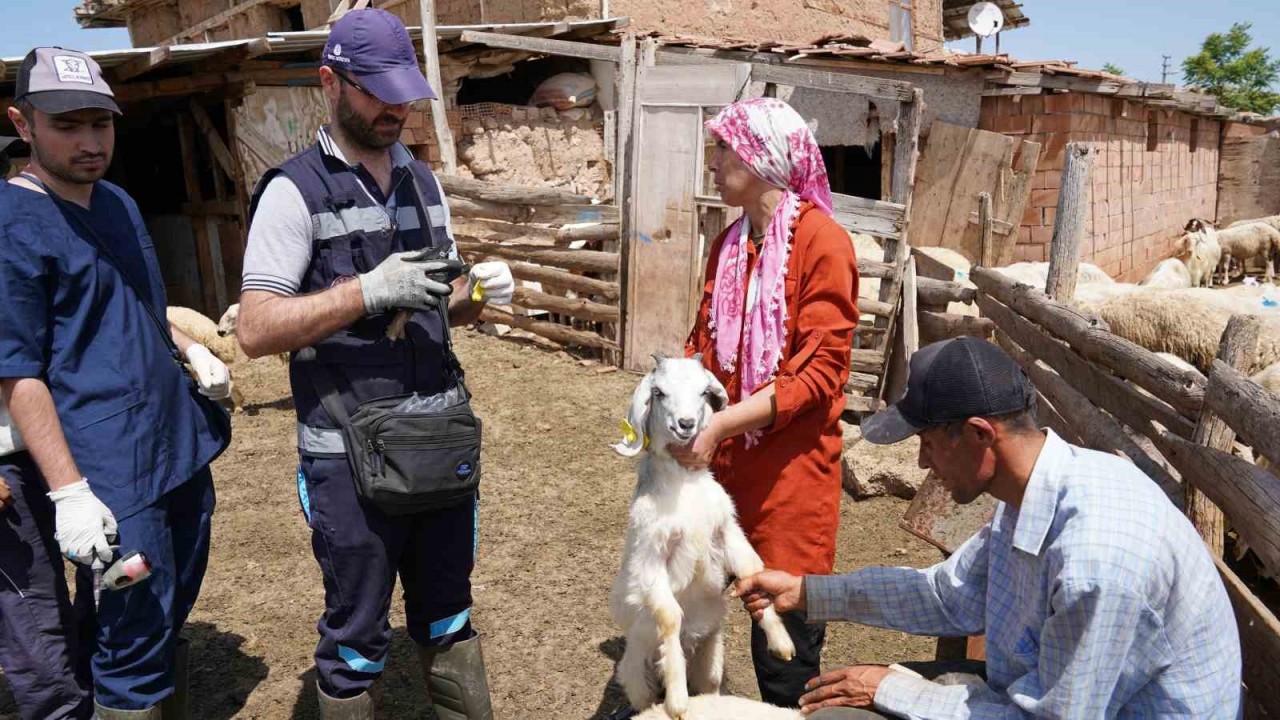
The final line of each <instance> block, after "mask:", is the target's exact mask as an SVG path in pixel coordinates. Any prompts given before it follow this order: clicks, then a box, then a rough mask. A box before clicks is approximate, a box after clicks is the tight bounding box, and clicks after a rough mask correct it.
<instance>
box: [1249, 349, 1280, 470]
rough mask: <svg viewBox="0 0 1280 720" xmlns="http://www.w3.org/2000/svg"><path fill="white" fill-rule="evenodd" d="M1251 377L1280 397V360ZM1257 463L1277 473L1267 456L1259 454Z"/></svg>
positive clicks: (1264, 468)
mask: <svg viewBox="0 0 1280 720" xmlns="http://www.w3.org/2000/svg"><path fill="white" fill-rule="evenodd" d="M1251 379H1252V380H1253V381H1254V382H1256V383H1258V384H1259V385H1261V386H1262V389H1263V390H1266V391H1267V392H1269V393H1271V394H1272V395H1275V396H1276V397H1277V398H1280V362H1278V363H1273V364H1271V365H1268V366H1267V367H1265V368H1263V369H1262V371H1261V372H1259V373H1257V374H1255V375H1254V376H1253V377H1252V378H1251ZM1256 464H1257V466H1258V467H1260V468H1262V469H1263V470H1266V471H1267V472H1270V473H1272V474H1276V473H1275V471H1274V470H1273V469H1272V465H1271V461H1270V460H1268V459H1267V458H1266V456H1264V455H1261V454H1259V455H1258V457H1257V461H1256Z"/></svg>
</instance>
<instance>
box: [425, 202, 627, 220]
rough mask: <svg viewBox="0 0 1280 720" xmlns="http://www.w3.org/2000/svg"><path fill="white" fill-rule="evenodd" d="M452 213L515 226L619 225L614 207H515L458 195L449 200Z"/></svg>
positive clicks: (616, 210)
mask: <svg viewBox="0 0 1280 720" xmlns="http://www.w3.org/2000/svg"><path fill="white" fill-rule="evenodd" d="M449 212H450V213H451V214H453V215H455V216H457V217H476V218H486V219H490V220H502V221H503V222H509V223H512V224H516V225H520V224H524V223H544V224H548V225H563V224H566V223H585V222H617V221H618V208H616V207H614V206H613V205H513V204H509V203H497V202H491V201H488V200H471V199H469V198H464V197H458V196H455V195H451V196H449Z"/></svg>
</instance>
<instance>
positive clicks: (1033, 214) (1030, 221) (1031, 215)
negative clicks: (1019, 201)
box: [1019, 203, 1044, 227]
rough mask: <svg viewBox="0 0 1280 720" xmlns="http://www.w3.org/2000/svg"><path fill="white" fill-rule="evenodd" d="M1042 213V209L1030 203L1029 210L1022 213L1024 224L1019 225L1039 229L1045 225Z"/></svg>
mask: <svg viewBox="0 0 1280 720" xmlns="http://www.w3.org/2000/svg"><path fill="white" fill-rule="evenodd" d="M1040 212H1041V209H1040V208H1038V207H1035V206H1034V205H1031V204H1029V203H1028V204H1027V209H1026V210H1024V211H1023V212H1022V222H1021V223H1019V224H1020V225H1023V226H1030V227H1039V226H1040V225H1042V224H1044V223H1043V217H1042V216H1041V214H1040Z"/></svg>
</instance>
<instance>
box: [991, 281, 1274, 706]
mask: <svg viewBox="0 0 1280 720" xmlns="http://www.w3.org/2000/svg"><path fill="white" fill-rule="evenodd" d="M1070 272H1071V273H1072V275H1074V273H1075V267H1074V265H1072V266H1071V268H1070ZM972 279H973V281H974V283H975V284H977V286H978V288H979V293H978V295H977V302H978V304H979V306H980V308H981V310H982V314H983V315H984V316H985V317H986V318H989V319H990V320H991V321H993V322H994V323H995V328H996V333H995V334H996V340H997V342H998V343H999V344H1000V346H1001V347H1003V348H1004V349H1005V350H1006V351H1007V352H1009V354H1010V355H1012V356H1013V357H1014V358H1015V359H1016V360H1017V361H1018V363H1019V364H1020V365H1021V366H1022V367H1023V368H1024V369H1025V370H1026V371H1027V373H1028V375H1029V376H1030V377H1031V380H1032V382H1033V383H1034V384H1035V386H1036V389H1037V390H1038V391H1039V392H1040V401H1041V409H1040V420H1041V421H1042V423H1043V424H1047V425H1049V426H1050V427H1052V428H1053V429H1054V431H1055V432H1058V433H1059V434H1060V435H1062V436H1063V437H1064V438H1066V439H1067V440H1068V441H1069V442H1073V443H1076V444H1079V445H1082V446H1086V447H1092V448H1095V449H1098V450H1102V451H1106V452H1113V453H1118V454H1120V455H1123V456H1125V457H1127V458H1129V459H1130V460H1132V461H1133V462H1134V464H1135V465H1137V466H1138V467H1139V468H1140V469H1141V470H1142V471H1143V472H1145V473H1146V474H1147V475H1149V476H1150V477H1151V478H1152V479H1154V480H1155V481H1156V483H1158V484H1159V485H1160V487H1161V488H1162V489H1164V490H1165V492H1166V493H1167V494H1168V495H1169V496H1170V498H1171V499H1172V500H1173V501H1174V502H1175V503H1177V504H1179V505H1180V506H1184V507H1186V508H1187V511H1188V514H1189V516H1190V517H1191V518H1192V521H1193V523H1194V524H1195V525H1196V527H1197V529H1198V530H1200V531H1201V534H1202V535H1203V536H1204V537H1205V540H1206V542H1207V544H1208V545H1209V546H1210V548H1211V554H1212V555H1213V556H1214V562H1215V563H1216V564H1217V567H1218V570H1219V572H1220V573H1221V575H1222V579H1223V582H1224V584H1225V585H1226V588H1227V593H1228V595H1229V596H1230V598H1231V603H1232V606H1233V607H1234V609H1235V612H1236V618H1237V623H1238V626H1239V631H1240V640H1241V649H1242V651H1243V654H1244V682H1245V686H1246V688H1247V698H1248V700H1247V703H1246V717H1272V716H1275V714H1277V713H1280V621H1277V619H1276V616H1275V615H1274V613H1273V612H1272V611H1271V610H1270V609H1269V608H1268V607H1267V606H1266V605H1265V604H1264V603H1263V602H1262V601H1261V600H1260V599H1259V598H1258V597H1257V596H1256V595H1255V594H1254V593H1253V592H1251V591H1250V589H1249V588H1248V586H1246V585H1245V583H1244V582H1243V581H1242V580H1241V579H1240V578H1239V577H1238V576H1237V575H1236V574H1235V572H1233V571H1232V570H1231V569H1230V568H1229V567H1227V565H1226V564H1225V563H1224V562H1223V561H1222V544H1223V525H1222V516H1223V515H1225V517H1226V518H1227V519H1229V521H1230V523H1231V525H1232V527H1233V528H1234V530H1235V532H1236V533H1238V535H1239V537H1240V538H1241V539H1242V540H1243V541H1245V542H1247V543H1248V545H1249V547H1251V548H1252V549H1253V550H1254V552H1256V553H1257V554H1258V556H1259V557H1260V558H1261V559H1262V561H1263V562H1264V563H1265V564H1266V565H1267V566H1268V567H1272V568H1280V478H1277V477H1276V476H1275V475H1272V474H1271V473H1269V472H1267V471H1266V470H1263V469H1260V468H1258V467H1257V466H1255V465H1254V464H1253V463H1250V462H1248V461H1247V460H1244V459H1242V458H1240V457H1238V456H1236V455H1233V454H1232V453H1231V447H1232V444H1233V442H1234V441H1235V440H1236V439H1239V441H1240V442H1242V443H1244V444H1247V445H1249V446H1251V447H1252V448H1253V451H1254V453H1255V455H1256V456H1259V457H1265V458H1267V459H1268V460H1270V461H1271V462H1272V463H1278V462H1280V433H1277V432H1276V428H1278V427H1280V398H1276V397H1275V396H1273V395H1270V394H1268V393H1267V392H1266V391H1265V390H1263V389H1262V388H1261V387H1259V386H1258V385H1257V384H1256V383H1254V382H1252V381H1251V380H1250V379H1249V378H1248V377H1247V376H1246V375H1245V374H1244V373H1243V372H1241V371H1240V370H1239V369H1237V368H1236V367H1235V366H1237V365H1243V364H1244V363H1245V360H1246V358H1251V357H1252V356H1253V352H1254V346H1255V345H1256V342H1257V337H1258V329H1259V324H1260V321H1259V319H1258V318H1256V317H1252V316H1236V317H1233V318H1232V320H1231V322H1230V324H1229V325H1228V327H1227V331H1226V333H1224V335H1223V341H1222V346H1221V348H1220V351H1219V356H1218V360H1216V361H1215V362H1214V364H1213V367H1212V369H1211V371H1210V373H1209V376H1208V378H1206V377H1205V376H1203V375H1201V374H1200V373H1199V372H1197V371H1195V370H1181V369H1179V368H1177V367H1175V366H1173V365H1172V364H1170V363H1168V362H1166V361H1164V360H1163V359H1161V358H1159V357H1158V356H1156V355H1155V354H1154V353H1152V352H1150V351H1148V350H1146V349H1144V348H1142V347H1139V346H1138V345H1135V344H1134V343H1131V342H1129V341H1128V340H1125V339H1123V338H1120V337H1117V336H1115V335H1112V334H1111V333H1110V332H1108V331H1107V327H1106V325H1105V323H1103V322H1102V321H1100V320H1098V319H1097V318H1094V317H1092V316H1089V315H1085V314H1083V313H1080V312H1079V311H1076V310H1074V309H1072V308H1071V307H1070V306H1068V305H1065V304H1061V303H1059V302H1056V301H1054V300H1052V299H1050V298H1049V297H1048V296H1047V295H1045V294H1044V293H1043V292H1041V291H1039V290H1036V289H1033V288H1031V287H1029V286H1026V285H1022V284H1019V283H1017V282H1015V281H1014V280H1012V279H1010V278H1008V277H1006V276H1004V275H1002V274H1000V273H998V272H995V271H993V270H989V269H986V268H975V269H974V270H973V272H972ZM1273 466H1274V465H1273ZM1219 508H1220V509H1221V510H1220V511H1219Z"/></svg>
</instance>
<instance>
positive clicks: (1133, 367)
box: [969, 267, 1205, 437]
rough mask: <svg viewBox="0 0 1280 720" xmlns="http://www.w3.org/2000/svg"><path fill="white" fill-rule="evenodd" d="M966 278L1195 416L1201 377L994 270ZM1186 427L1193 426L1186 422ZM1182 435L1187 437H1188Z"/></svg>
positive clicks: (1200, 396) (1199, 402) (1186, 414)
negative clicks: (1175, 365)
mask: <svg viewBox="0 0 1280 720" xmlns="http://www.w3.org/2000/svg"><path fill="white" fill-rule="evenodd" d="M969 278H970V279H971V280H973V282H974V284H976V285H977V286H978V289H979V290H981V291H982V292H984V293H987V294H988V295H991V296H992V297H993V298H995V299H996V300H999V301H1000V302H1001V303H1003V304H1004V305H1007V306H1008V307H1009V308H1010V309H1011V310H1013V311H1014V312H1016V313H1017V314H1019V315H1021V316H1023V317H1026V318H1028V319H1030V320H1031V321H1032V322H1035V323H1037V324H1039V325H1042V326H1044V328H1045V329H1047V330H1048V331H1049V332H1051V333H1052V334H1053V335H1055V336H1057V337H1059V338H1061V339H1062V340H1064V341H1066V342H1067V343H1069V344H1070V345H1071V347H1072V348H1074V349H1075V351H1076V352H1078V353H1080V354H1081V355H1083V356H1084V357H1086V358H1088V359H1089V360H1092V361H1094V362H1097V363H1099V364H1100V365H1102V366H1103V367H1105V368H1107V369H1108V370H1111V371H1112V372H1114V373H1116V374H1118V375H1120V376H1121V377H1124V378H1126V379H1128V380H1130V381H1132V382H1133V383H1134V384H1136V385H1138V386H1140V387H1141V388H1143V389H1144V390H1146V391H1147V392H1149V393H1151V394H1152V395H1153V396H1155V397H1156V398H1159V399H1160V400H1162V401H1164V402H1165V403H1168V404H1169V405H1170V406H1172V407H1173V408H1174V409H1175V410H1177V411H1178V413H1180V414H1181V415H1183V416H1184V417H1186V418H1194V417H1199V415H1200V408H1201V406H1202V404H1203V403H1204V388H1205V379H1204V377H1203V376H1201V375H1200V373H1198V372H1196V373H1189V372H1184V371H1183V370H1180V369H1179V368H1177V367H1174V366H1173V365H1171V364H1169V363H1168V362H1165V361H1164V360H1163V359H1161V358H1160V357H1158V356H1156V354H1155V353H1153V352H1151V351H1150V350H1147V349H1146V348H1143V347H1141V346H1140V345H1137V344H1136V343H1133V342H1130V341H1128V340H1125V339H1124V338H1121V337H1117V336H1115V335H1112V334H1111V333H1110V332H1107V330H1106V328H1105V323H1102V321H1100V320H1098V319H1097V318H1096V317H1093V316H1091V315H1085V314H1083V313H1081V312H1079V311H1078V310H1075V309H1074V308H1070V307H1067V306H1064V305H1060V304H1058V303H1055V302H1053V301H1052V300H1050V299H1049V298H1047V297H1045V295H1044V293H1042V292H1040V291H1038V290H1036V289H1034V288H1032V287H1030V286H1028V285H1023V284H1021V283H1018V282H1017V281H1015V280H1013V279H1012V278H1010V277H1008V276H1006V275H1004V274H1002V273H999V272H997V271H995V270H991V269H989V268H983V267H975V268H973V269H972V270H971V271H970V275H969ZM979 299H981V296H979ZM1187 425H1188V427H1191V423H1190V421H1188V422H1187ZM1166 427H1168V425H1167V424H1166ZM1185 437H1191V435H1190V433H1187V434H1186V435H1185Z"/></svg>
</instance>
